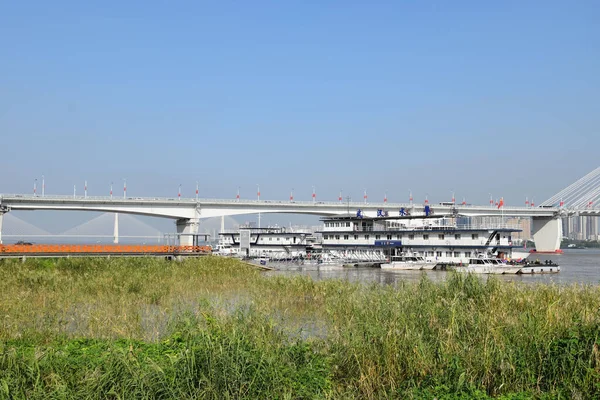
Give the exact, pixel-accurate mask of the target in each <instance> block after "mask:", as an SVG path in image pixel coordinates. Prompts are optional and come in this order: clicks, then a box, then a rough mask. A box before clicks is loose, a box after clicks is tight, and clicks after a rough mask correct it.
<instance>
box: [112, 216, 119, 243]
mask: <svg viewBox="0 0 600 400" xmlns="http://www.w3.org/2000/svg"><path fill="white" fill-rule="evenodd" d="M113 243H114V244H118V243H119V213H115V229H114V232H113Z"/></svg>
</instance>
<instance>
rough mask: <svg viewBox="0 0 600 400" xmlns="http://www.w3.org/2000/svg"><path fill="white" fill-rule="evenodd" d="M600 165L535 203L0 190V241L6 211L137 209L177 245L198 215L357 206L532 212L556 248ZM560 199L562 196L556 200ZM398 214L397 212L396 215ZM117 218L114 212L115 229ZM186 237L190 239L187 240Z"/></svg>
mask: <svg viewBox="0 0 600 400" xmlns="http://www.w3.org/2000/svg"><path fill="white" fill-rule="evenodd" d="M599 198H600V168H598V169H596V170H594V171H592V172H591V173H590V174H588V175H586V176H585V177H583V178H581V179H580V180H578V181H577V182H575V183H574V184H573V185H570V186H569V187H567V188H566V189H564V190H563V191H561V192H559V193H557V194H556V195H555V196H552V197H551V198H550V199H548V200H547V201H545V202H544V203H542V204H541V205H540V206H538V207H531V206H529V207H505V206H502V205H500V206H498V207H495V206H494V205H493V204H492V205H491V206H476V205H466V204H458V203H440V204H435V205H429V204H425V205H422V204H415V203H412V202H410V203H388V202H383V203H366V202H365V203H363V202H349V201H348V202H341V201H340V202H321V201H319V202H317V201H316V200H315V199H314V198H313V201H308V202H303V201H293V200H290V201H283V200H281V201H280V200H241V199H239V198H238V199H231V200H227V199H185V198H156V197H152V198H148V197H144V198H142V197H136V198H131V197H125V198H117V197H114V198H113V197H92V196H75V195H74V196H49V195H44V196H35V195H25V194H3V195H0V240H1V238H2V236H1V232H2V216H3V215H4V214H5V213H7V212H9V211H11V210H63V211H66V210H76V211H101V212H108V213H115V214H137V215H146V216H155V217H162V218H170V219H174V220H175V221H176V227H177V233H178V234H179V235H180V237H181V240H180V242H181V243H182V244H185V245H187V244H192V243H191V241H192V240H193V239H192V238H193V237H194V235H196V234H197V233H198V231H199V224H200V221H201V219H203V218H210V217H218V216H233V215H242V214H258V213H292V214H312V215H320V216H333V215H341V214H347V213H355V212H357V211H358V210H360V212H361V213H362V214H363V215H365V216H369V217H376V216H377V215H379V213H381V211H387V212H388V213H389V215H390V216H393V215H398V216H400V215H404V214H403V211H404V212H408V213H410V214H411V215H412V216H413V217H415V216H419V215H423V216H425V215H426V214H427V213H431V212H435V215H438V216H466V217H479V216H497V217H531V218H532V221H533V224H532V228H533V229H532V230H533V235H534V241H535V243H536V248H537V249H538V251H555V250H558V249H559V247H560V241H561V238H562V223H561V222H562V221H561V218H563V217H565V216H569V215H575V214H577V215H598V214H600V208H598V206H597V205H596V200H598V199H599ZM561 199H562V200H561ZM396 213H397V214H396ZM117 227H118V219H117V218H116V217H115V231H116V229H117ZM188 242H189V243H188Z"/></svg>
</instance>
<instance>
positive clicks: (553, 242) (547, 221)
mask: <svg viewBox="0 0 600 400" xmlns="http://www.w3.org/2000/svg"><path fill="white" fill-rule="evenodd" d="M532 223H533V241H534V242H535V248H536V250H537V251H540V252H554V251H556V250H559V249H560V241H561V239H562V223H561V220H560V218H554V217H533V218H532Z"/></svg>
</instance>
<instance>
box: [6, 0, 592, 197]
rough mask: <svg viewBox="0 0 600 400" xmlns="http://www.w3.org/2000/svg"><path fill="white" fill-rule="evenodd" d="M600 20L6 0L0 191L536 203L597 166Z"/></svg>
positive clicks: (530, 13) (279, 5)
mask: <svg viewBox="0 0 600 400" xmlns="http://www.w3.org/2000/svg"><path fill="white" fill-rule="evenodd" d="M598 20H600V3H599V2H598V1H584V0H582V1H577V2H566V1H527V2H523V1H501V2H489V1H483V2H482V1H460V0H459V1H452V2H449V1H414V0H410V1H409V0H406V1H373V2H366V1H363V2H359V1H351V0H349V1H327V2H323V1H296V2H293V1H283V2H282V1H259V0H257V1H251V2H240V1H237V2H233V1H219V2H204V1H151V2H147V1H127V2H121V1H110V0H107V1H102V2H81V1H61V0H56V1H52V2H47V1H22V2H9V1H6V0H5V1H2V0H0V138H1V144H0V146H1V149H2V152H1V155H0V168H2V171H3V173H2V174H0V193H30V192H32V187H33V182H34V179H36V178H37V179H38V181H40V180H41V176H42V175H44V177H45V181H46V193H48V194H71V193H72V192H73V185H74V184H75V185H76V186H77V190H78V193H81V192H82V190H83V184H84V181H85V180H87V181H88V188H89V189H88V194H89V195H107V194H108V192H109V186H110V182H114V185H115V192H118V190H122V189H120V187H121V185H122V182H123V178H125V179H127V186H128V193H129V194H130V195H131V196H171V197H174V196H176V195H177V190H178V187H179V185H181V187H182V194H183V196H185V197H188V196H189V197H193V195H194V191H195V185H196V181H198V182H199V185H200V196H201V197H210V198H234V197H235V194H236V191H237V189H238V187H240V192H241V196H242V197H245V198H255V196H256V189H257V184H260V190H261V195H262V197H263V198H268V199H287V198H288V196H289V194H290V191H291V190H292V189H294V196H295V198H296V199H297V200H310V196H311V192H312V188H313V186H314V187H315V188H316V192H317V198H318V199H319V200H336V199H337V197H338V193H339V191H340V190H343V195H344V197H345V196H351V197H352V198H353V199H355V200H362V196H363V191H364V190H365V189H366V190H367V191H368V196H369V200H373V201H375V200H383V197H384V193H386V192H387V197H388V199H389V201H407V200H408V194H409V191H412V192H413V196H414V198H415V201H418V202H420V201H423V200H424V198H425V195H428V197H429V199H430V201H448V200H449V199H450V197H451V193H452V192H453V191H454V192H455V193H456V197H457V199H459V200H462V198H463V197H465V198H466V200H467V202H469V203H475V204H487V202H488V199H489V194H490V193H491V194H492V196H493V197H496V198H498V197H501V196H502V197H504V200H505V203H506V204H507V205H521V204H524V201H525V196H528V197H529V198H532V197H533V198H535V199H537V200H536V201H539V202H541V201H543V200H545V199H546V198H548V197H550V196H551V195H553V194H554V193H556V192H558V191H559V190H561V189H562V188H564V187H566V186H568V185H569V184H570V183H572V182H574V181H575V180H576V179H578V178H579V177H581V176H583V175H585V174H586V173H588V172H589V171H591V170H593V169H594V168H596V167H598V166H599V165H598V164H599V162H598V149H599V148H600V128H599V127H600V112H599V110H600V74H598V71H600V24H598V23H597V22H598ZM117 187H118V188H119V189H118V190H117Z"/></svg>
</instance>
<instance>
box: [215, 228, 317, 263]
mask: <svg viewBox="0 0 600 400" xmlns="http://www.w3.org/2000/svg"><path fill="white" fill-rule="evenodd" d="M243 237H246V238H248V239H249V240H247V242H245V241H244V240H243ZM314 241H315V238H314V236H313V234H312V232H311V231H310V230H309V229H307V228H285V227H278V226H275V227H267V228H256V227H250V226H241V227H240V228H239V229H238V230H235V231H224V232H221V233H219V245H218V246H217V249H218V253H219V254H223V255H233V256H240V257H253V258H256V257H265V258H269V259H277V260H289V259H303V258H305V257H306V255H307V249H308V248H310V247H312V245H313V243H314Z"/></svg>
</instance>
